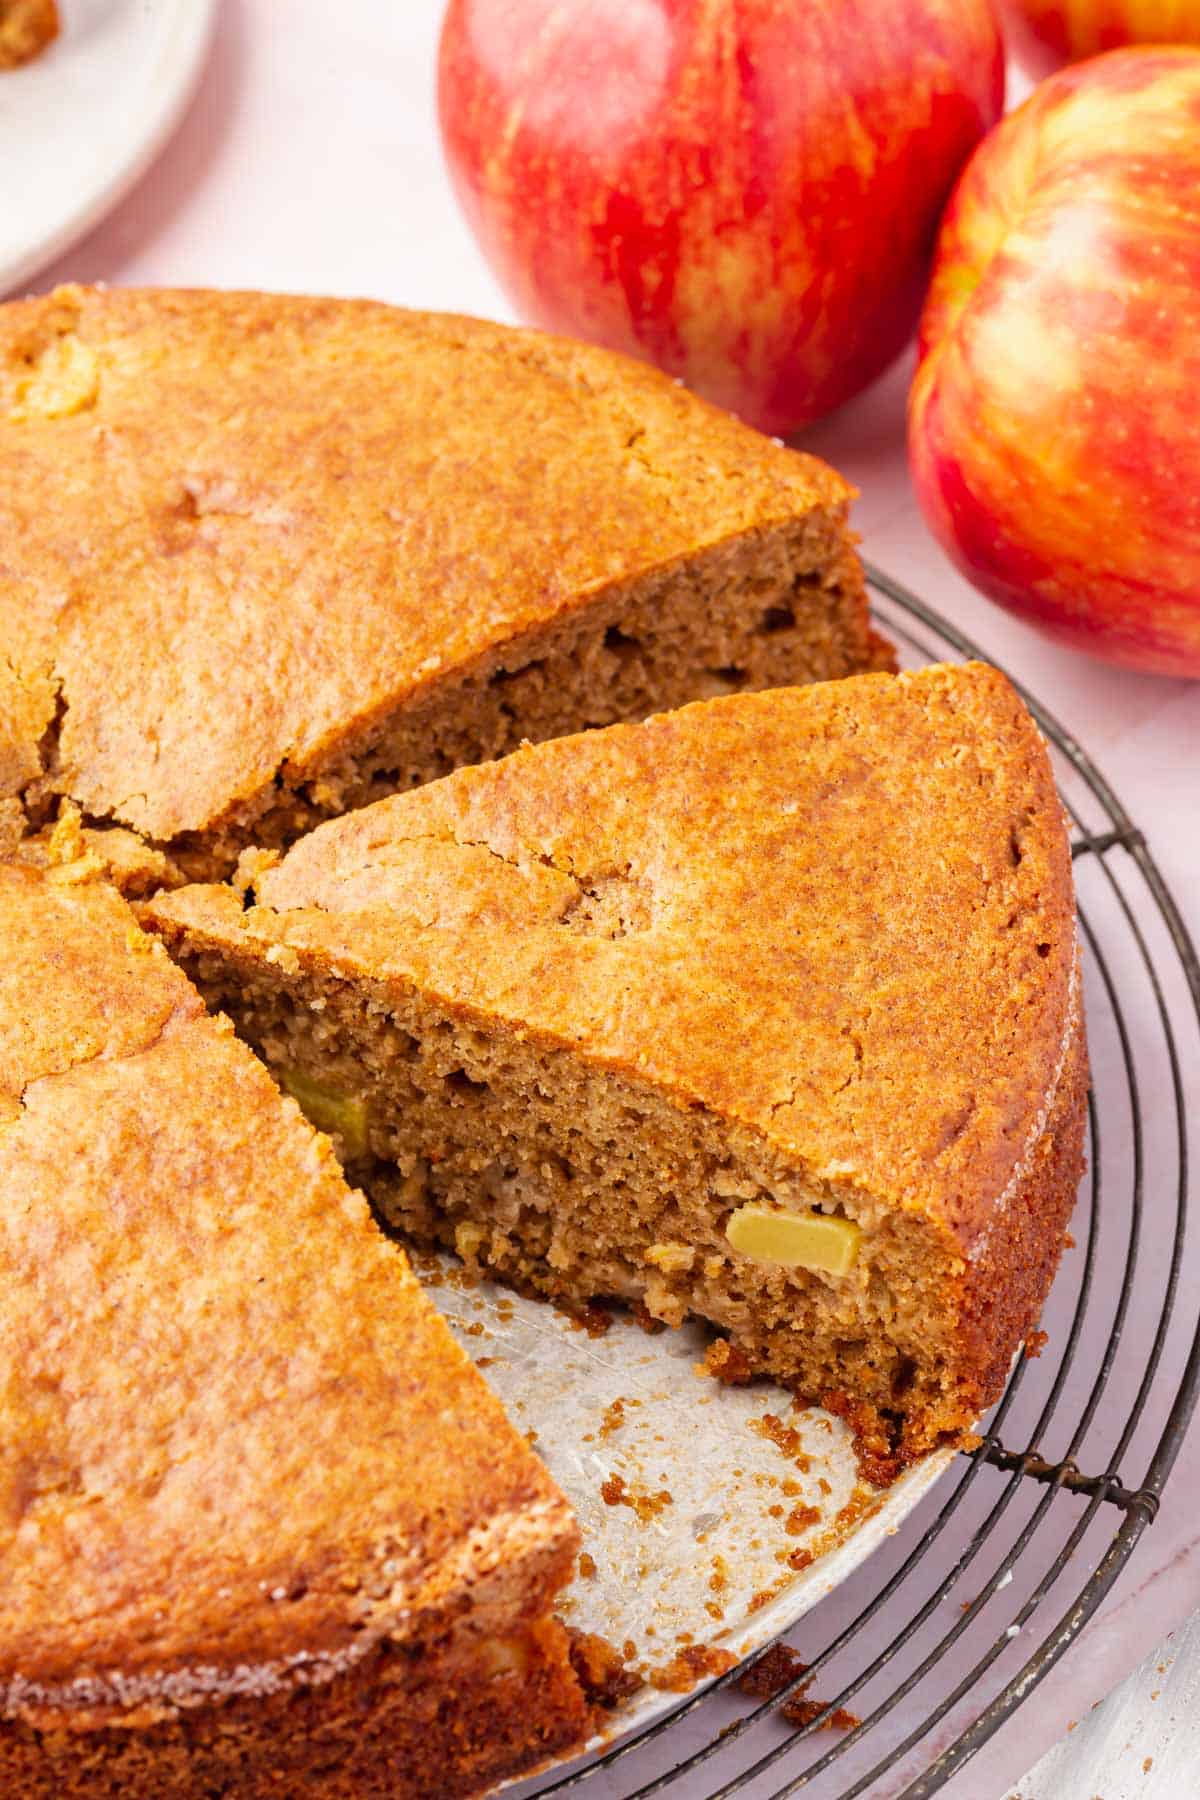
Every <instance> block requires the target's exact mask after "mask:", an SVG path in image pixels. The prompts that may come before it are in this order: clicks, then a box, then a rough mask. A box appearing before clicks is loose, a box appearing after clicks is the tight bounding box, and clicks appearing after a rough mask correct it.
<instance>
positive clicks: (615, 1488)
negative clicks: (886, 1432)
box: [417, 1258, 952, 1734]
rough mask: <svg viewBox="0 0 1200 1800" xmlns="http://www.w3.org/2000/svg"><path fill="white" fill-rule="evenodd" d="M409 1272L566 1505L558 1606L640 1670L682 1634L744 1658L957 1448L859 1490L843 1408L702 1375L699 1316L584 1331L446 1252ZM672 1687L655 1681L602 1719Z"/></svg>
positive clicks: (798, 1610)
mask: <svg viewBox="0 0 1200 1800" xmlns="http://www.w3.org/2000/svg"><path fill="white" fill-rule="evenodd" d="M417 1272H418V1274H419V1275H420V1276H421V1280H422V1282H423V1283H424V1285H425V1287H426V1289H427V1291H428V1292H429V1296H430V1299H431V1300H433V1302H434V1304H435V1305H436V1306H437V1307H438V1308H439V1310H440V1311H441V1312H442V1313H443V1314H444V1315H445V1317H446V1319H447V1321H448V1323H449V1324H450V1327H451V1329H452V1330H453V1331H454V1333H455V1335H456V1337H458V1339H459V1341H460V1342H461V1343H462V1345H463V1347H464V1349H466V1350H467V1352H468V1354H469V1355H470V1356H472V1357H473V1358H474V1359H475V1361H476V1362H479V1363H481V1364H482V1371H481V1372H482V1373H483V1375H484V1378H485V1379H486V1380H487V1381H488V1382H489V1383H490V1385H491V1386H492V1387H493V1388H494V1389H495V1391H496V1392H497V1394H499V1396H500V1398H501V1400H503V1402H504V1404H505V1407H506V1409H507V1411H508V1415H509V1417H510V1419H512V1421H513V1422H514V1424H515V1425H516V1427H517V1429H518V1430H519V1431H529V1432H531V1433H532V1434H533V1437H532V1441H533V1443H534V1446H535V1448H536V1449H537V1450H538V1452H539V1453H540V1454H541V1456H542V1457H543V1458H544V1460H545V1462H546V1464H547V1465H548V1467H549V1469H550V1472H551V1474H552V1475H553V1476H554V1478H555V1480H556V1481H557V1482H558V1484H559V1486H560V1487H561V1488H562V1489H563V1491H564V1492H565V1494H566V1495H567V1497H568V1499H569V1500H570V1501H571V1504H572V1506H573V1507H574V1509H575V1515H576V1517H577V1518H578V1520H579V1523H580V1526H581V1528H582V1531H583V1547H584V1550H585V1551H586V1553H587V1556H588V1557H589V1558H590V1565H588V1573H586V1574H580V1575H577V1577H576V1579H575V1580H574V1582H573V1583H572V1584H571V1587H570V1588H569V1589H568V1591H567V1593H566V1595H565V1596H564V1597H563V1600H562V1601H561V1602H560V1605H559V1608H558V1610H559V1611H560V1612H561V1613H562V1615H563V1617H564V1618H565V1619H566V1620H567V1622H568V1623H569V1624H571V1625H574V1626H577V1627H579V1628H580V1629H581V1630H584V1631H594V1632H598V1633H600V1635H601V1636H603V1637H605V1638H607V1639H608V1640H609V1641H610V1643H614V1644H617V1645H625V1644H626V1643H628V1644H629V1645H630V1647H631V1652H632V1654H631V1658H630V1661H631V1666H632V1667H633V1668H634V1669H636V1670H638V1671H639V1672H641V1673H644V1674H646V1675H649V1676H651V1677H653V1675H654V1674H655V1673H658V1674H659V1676H660V1678H661V1677H662V1675H663V1673H664V1672H665V1671H666V1670H667V1669H669V1667H670V1665H671V1664H672V1663H673V1662H674V1660H675V1658H676V1657H677V1656H678V1655H679V1653H680V1652H681V1651H682V1650H683V1649H685V1647H686V1646H688V1645H707V1646H711V1647H712V1648H714V1649H716V1650H718V1651H727V1652H729V1653H731V1655H732V1657H734V1658H736V1659H737V1660H738V1661H741V1659H742V1658H743V1657H745V1656H749V1655H750V1654H751V1652H752V1651H754V1650H757V1649H760V1648H761V1647H762V1646H763V1645H765V1644H768V1643H770V1642H771V1640H772V1639H773V1638H776V1637H778V1636H779V1635H780V1633H781V1632H784V1631H786V1630H788V1629H789V1628H790V1627H791V1626H793V1625H794V1624H795V1623H796V1621H797V1620H798V1619H800V1618H801V1616H802V1615H803V1614H804V1613H806V1612H807V1611H808V1609H809V1608H810V1607H811V1606H814V1605H815V1604H816V1603H817V1601H818V1600H821V1599H824V1597H825V1596H826V1595H827V1594H829V1593H831V1592H832V1591H833V1589H834V1588H835V1587H836V1586H837V1585H838V1583H839V1582H841V1581H844V1580H845V1579H846V1577H847V1576H848V1575H849V1574H851V1572H852V1571H853V1570H854V1569H856V1568H857V1567H858V1565H859V1564H860V1563H861V1562H862V1561H863V1559H864V1558H865V1557H866V1556H868V1555H869V1554H870V1552H871V1551H872V1550H874V1549H875V1548H876V1547H877V1546H878V1545H879V1544H880V1543H881V1542H882V1541H883V1540H884V1538H885V1537H887V1536H889V1535H890V1534H891V1533H893V1532H894V1531H896V1530H897V1528H898V1527H899V1525H900V1524H901V1522H902V1521H903V1519H904V1518H905V1517H906V1516H907V1515H908V1513H909V1512H911V1510H912V1508H913V1507H914V1506H915V1505H916V1504H917V1501H918V1500H919V1499H920V1498H921V1496H922V1495H923V1494H925V1493H926V1492H927V1491H928V1489H929V1487H930V1486H931V1485H932V1483H933V1482H934V1481H936V1479H937V1477H938V1476H939V1475H940V1474H941V1473H942V1472H943V1470H944V1469H945V1468H946V1467H947V1466H948V1464H949V1463H950V1461H951V1460H952V1453H951V1452H950V1451H938V1452H935V1453H933V1454H932V1455H930V1456H927V1457H926V1458H925V1459H924V1460H923V1461H922V1462H920V1463H918V1464H916V1466H915V1467H913V1468H911V1469H909V1470H908V1471H907V1472H906V1474H905V1475H903V1476H902V1477H901V1479H900V1480H899V1481H897V1482H896V1483H895V1485H894V1486H893V1487H891V1488H890V1489H888V1490H886V1491H885V1492H880V1491H878V1490H875V1489H872V1488H868V1487H867V1486H866V1485H865V1484H864V1483H863V1482H862V1481H861V1480H860V1478H859V1474H858V1467H857V1461H856V1458H855V1456H854V1451H853V1447H852V1444H851V1440H850V1433H849V1432H848V1431H847V1429H846V1427H845V1426H844V1425H843V1424H842V1423H841V1422H840V1421H839V1420H837V1419H833V1418H830V1416H829V1415H828V1414H827V1413H824V1412H821V1411H819V1410H818V1409H817V1408H816V1407H809V1408H806V1409H804V1410H800V1409H797V1408H794V1407H793V1403H792V1398H791V1395H790V1394H788V1393H786V1392H785V1391H784V1390H783V1389H782V1388H778V1387H775V1386H773V1385H771V1384H769V1383H767V1382H755V1383H753V1384H752V1385H751V1386H749V1387H741V1388H736V1387H723V1386H722V1385H721V1384H720V1383H719V1382H716V1381H714V1380H712V1379H711V1378H709V1377H708V1376H706V1375H703V1374H701V1373H699V1372H698V1370H697V1365H698V1363H699V1362H700V1359H701V1358H702V1357H703V1355H704V1351H705V1347H706V1344H707V1342H708V1337H707V1334H706V1333H705V1332H704V1331H703V1330H702V1329H701V1328H700V1327H698V1326H685V1327H684V1328H683V1329H682V1330H681V1331H666V1332H663V1333H661V1335H658V1336H653V1337H651V1336H648V1335H647V1334H646V1332H644V1331H643V1330H642V1329H641V1328H640V1327H639V1326H638V1325H637V1324H636V1323H635V1322H634V1321H633V1320H632V1319H631V1318H630V1317H629V1316H628V1315H627V1314H622V1313H620V1312H618V1313H616V1314H615V1315H614V1317H613V1319H612V1323H611V1325H610V1327H609V1329H608V1330H607V1332H605V1334H604V1335H603V1336H600V1337H590V1336H588V1335H587V1333H586V1332H584V1331H582V1330H581V1329H579V1327H578V1326H577V1325H574V1324H572V1322H571V1321H570V1320H568V1319H566V1318H564V1317H563V1316H562V1314H561V1313H559V1312H557V1311H555V1310H554V1308H552V1307H550V1306H547V1305H545V1304H544V1303H542V1302H539V1301H535V1300H525V1299H522V1298H521V1297H520V1296H519V1295H516V1294H513V1293H511V1292H509V1291H508V1290H507V1289H505V1288H499V1287H494V1286H492V1285H490V1284H481V1285H480V1286H478V1287H472V1286H469V1285H466V1284H465V1282H464V1278H463V1276H462V1271H461V1269H460V1268H459V1267H458V1265H457V1264H454V1263H452V1262H450V1261H449V1260H448V1259H447V1260H443V1259H440V1258H439V1259H436V1260H435V1259H425V1258H418V1259H417ZM764 1420H765V1421H766V1422H767V1423H766V1428H765V1429H764ZM614 1478H619V1483H617V1484H616V1485H614ZM797 1552H799V1553H800V1554H799V1555H796V1553H797ZM805 1553H807V1554H808V1555H809V1556H811V1558H812V1560H811V1561H806V1554H805ZM789 1559H793V1560H792V1561H789ZM795 1562H798V1563H800V1564H801V1565H802V1566H801V1567H799V1568H796V1567H795V1566H794V1563H795ZM714 1672H715V1671H714ZM679 1676H680V1686H681V1687H683V1686H685V1685H688V1683H689V1678H688V1677H687V1675H686V1674H685V1672H684V1671H683V1670H680V1671H679ZM704 1678H705V1676H704V1673H703V1672H700V1673H699V1674H698V1675H697V1676H692V1677H691V1678H690V1681H691V1683H692V1684H695V1683H696V1682H697V1681H698V1680H703V1679H704ZM678 1703H679V1692H678V1691H670V1690H669V1689H667V1690H664V1689H662V1688H660V1687H656V1686H654V1685H653V1682H652V1681H651V1682H650V1683H648V1685H647V1686H645V1687H644V1688H642V1689H641V1691H640V1692H639V1693H638V1694H636V1695H635V1696H634V1697H633V1699H632V1700H631V1701H629V1702H627V1703H626V1705H625V1706H624V1707H622V1708H621V1709H620V1710H619V1712H618V1713H617V1715H616V1716H615V1717H614V1718H613V1720H612V1724H611V1730H612V1732H614V1733H618V1734H619V1733H621V1732H623V1731H626V1730H628V1729H631V1728H633V1727H635V1726H643V1725H645V1724H647V1723H649V1722H650V1720H652V1719H653V1718H655V1717H657V1716H659V1715H660V1714H662V1713H664V1712H667V1711H669V1710H670V1709H671V1708H672V1707H674V1706H676V1705H678Z"/></svg>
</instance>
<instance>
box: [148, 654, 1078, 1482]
mask: <svg viewBox="0 0 1200 1800" xmlns="http://www.w3.org/2000/svg"><path fill="white" fill-rule="evenodd" d="M243 874H244V876H245V878H246V880H248V881H250V882H251V883H252V886H251V887H250V888H249V889H248V890H247V891H245V892H244V893H238V892H237V891H235V889H234V888H233V887H219V886H207V887H204V886H200V887H194V888H185V889H182V890H180V891H178V892H176V893H174V894H170V895H162V896H160V897H159V898H158V899H156V900H154V901H151V902H149V903H148V908H147V917H148V918H149V920H150V921H151V922H152V924H153V926H154V928H155V929H156V930H157V931H159V932H160V933H161V934H162V935H163V937H164V939H165V940H166V942H167V944H168V945H169V947H170V949H171V951H172V953H173V954H174V955H176V956H177V957H179V958H180V959H181V961H182V963H183V965H184V967H185V968H186V969H187V970H188V972H189V973H190V974H191V975H192V976H193V977H194V979H195V980H196V982H197V983H198V985H199V987H200V989H201V991H202V992H203V993H204V994H205V995H206V997H207V998H208V1000H209V1002H210V1004H212V1005H214V1006H220V1007H223V1008H225V1009H226V1010H227V1011H228V1013H229V1014H230V1015H231V1017H232V1018H233V1019H234V1021H235V1023H236V1025H237V1028H238V1030H239V1031H240V1032H241V1033H242V1034H243V1035H244V1036H245V1037H246V1038H247V1039H248V1041H249V1042H250V1043H252V1044H254V1045H255V1046H256V1048H257V1049H258V1050H259V1051H260V1052H261V1053H262V1054H263V1055H264V1056H265V1058H266V1060H267V1062H268V1063H269V1065H270V1067H271V1068H272V1069H273V1070H274V1071H275V1073H276V1074H277V1075H278V1077H279V1079H280V1080H281V1081H282V1082H283V1084H284V1085H285V1086H286V1087H289V1088H290V1089H291V1090H292V1092H293V1093H295V1094H296V1095H297V1096H298V1097H299V1098H300V1100H301V1103H302V1104H304V1105H306V1106H307V1107H308V1108H309V1109H310V1111H311V1114H312V1116H313V1117H314V1118H315V1119H316V1120H317V1121H318V1122H319V1123H320V1124H321V1125H322V1126H323V1127H324V1128H325V1129H326V1130H328V1131H330V1132H332V1133H333V1134H334V1135H335V1137H336V1138H337V1140H338V1141H339V1143H340V1147H341V1150H342V1153H343V1154H344V1155H345V1156H346V1157H347V1158H348V1160H349V1161H350V1162H351V1163H352V1164H353V1167H354V1172H355V1176H356V1178H357V1179H360V1180H361V1181H362V1182H363V1183H364V1185H365V1186H366V1188H367V1190H368V1192H369V1193H370V1194H371V1196H372V1198H373V1200H374V1202H375V1205H376V1207H377V1209H378V1210H379V1212H380V1213H381V1214H382V1215H383V1216H384V1218H385V1219H387V1220H389V1221H391V1222H392V1223H393V1224H394V1225H396V1226H398V1227H400V1228H401V1229H402V1230H403V1231H404V1232H405V1233H407V1234H408V1235H409V1237H410V1238H412V1239H414V1240H416V1241H417V1242H419V1243H422V1244H429V1243H437V1244H443V1245H448V1246H452V1247H454V1248H455V1249H456V1250H458V1252H459V1253H460V1254H461V1255H463V1256H464V1257H465V1258H467V1259H468V1260H469V1261H471V1262H472V1263H476V1264H478V1265H480V1266H481V1267H485V1268H487V1269H489V1270H491V1271H494V1272H496V1273H497V1274H499V1275H501V1276H504V1277H506V1278H507V1279H509V1280H511V1281H513V1282H515V1283H517V1284H519V1285H521V1286H524V1287H530V1288H534V1289H536V1290H538V1291H540V1292H542V1293H545V1294H548V1295H552V1296H555V1297H557V1298H559V1299H561V1300H565V1301H567V1302H570V1303H579V1302H583V1301H586V1300H589V1299H591V1298H593V1297H596V1296H612V1295H615V1296H619V1297H621V1298H623V1299H626V1300H628V1301H631V1302H634V1303H635V1304H639V1305H640V1306H642V1307H644V1308H645V1309H646V1311H648V1312H649V1313H650V1314H652V1315H654V1316H655V1317H656V1318H658V1319H662V1320H666V1321H668V1322H669V1323H678V1322H679V1321H681V1320H682V1319H684V1318H686V1317H687V1316H688V1315H689V1314H698V1315H699V1316H700V1317H702V1318H704V1319H708V1320H711V1321H712V1322H713V1323H714V1324H715V1325H717V1326H718V1327H719V1328H720V1329H721V1330H722V1331H723V1332H725V1333H727V1334H728V1340H729V1342H730V1343H731V1344H732V1345H733V1346H734V1348H735V1350H736V1352H737V1355H736V1356H733V1357H729V1356H727V1363H728V1364H729V1366H730V1367H734V1366H737V1367H746V1366H748V1367H749V1368H750V1369H753V1370H764V1371H770V1372H771V1373H773V1374H775V1375H777V1376H779V1377H780V1378H781V1379H782V1380H784V1381H785V1382H788V1383H791V1384H793V1385H794V1386H795V1387H796V1389H797V1390H798V1392H799V1393H801V1394H802V1395H804V1396H805V1397H807V1398H808V1399H810V1400H820V1401H823V1402H824V1403H825V1404H827V1405H829V1406H831V1407H833V1408H835V1409H836V1410H837V1411H839V1412H841V1413H843V1414H845V1415H847V1416H848V1417H850V1418H851V1419H852V1420H853V1421H854V1422H855V1424H856V1426H857V1428H858V1430H859V1433H860V1441H861V1443H862V1444H863V1446H864V1449H865V1450H866V1451H867V1453H868V1454H869V1455H870V1456H871V1457H872V1458H873V1459H874V1461H873V1464H872V1466H873V1467H874V1468H875V1470H876V1471H877V1472H886V1470H887V1469H888V1468H889V1467H893V1468H894V1467H895V1466H896V1464H897V1462H899V1461H903V1460H904V1459H906V1458H909V1457H912V1456H915V1455H917V1454H919V1453H921V1452H923V1451H925V1450H927V1449H928V1448H929V1447H930V1446H931V1445H934V1444H936V1443H938V1442H939V1441H940V1440H942V1439H944V1438H951V1439H953V1438H955V1437H957V1436H960V1435H961V1434H962V1433H964V1432H965V1431H966V1430H968V1429H969V1428H970V1426H971V1425H972V1424H973V1422H974V1421H975V1420H976V1418H977V1417H978V1416H979V1414H980V1412H981V1411H982V1410H983V1409H984V1408H985V1407H986V1406H987V1405H988V1403H989V1402H990V1401H991V1400H993V1399H994V1398H995V1397H996V1395H997V1393H998V1391H999V1389H1000V1387H1001V1384H1002V1382H1003V1379H1004V1376H1005V1374H1006V1372H1007V1370H1008V1367H1009V1364H1010V1361H1011V1358H1012V1355H1013V1352H1014V1350H1015V1349H1016V1347H1017V1345H1018V1343H1019V1342H1020V1341H1021V1339H1022V1337H1023V1336H1024V1334H1025V1333H1027V1332H1028V1330H1029V1329H1030V1327H1031V1326H1032V1324H1033V1323H1034V1321H1035V1320H1036V1318H1037V1315H1038V1312H1039V1310H1040V1308H1041V1305H1042V1302H1043V1300H1044V1298H1045V1296H1046V1293H1047V1290H1048V1288H1049V1285H1050V1281H1051V1279H1052V1277H1053V1274H1054V1270H1055V1268H1056V1266H1057V1263H1058V1260H1059V1256H1060V1253H1061V1249H1062V1244H1063V1237H1064V1232H1065V1228H1066V1223H1067V1218H1068V1215H1069V1213H1070V1211H1071V1206H1072V1201H1073V1198H1074V1193H1075V1189H1076V1186H1077V1183H1078V1179H1079V1175H1080V1170H1081V1140H1082V1133H1083V1116H1084V1093H1085V1087H1086V1078H1087V1077H1086V1050H1085V1043H1084V1032H1083V1026H1082V1022H1081V1018H1080V1002H1079V989H1078V975H1077V957H1076V943H1075V924H1074V910H1073V896H1072V877H1071V859H1070V853H1069V846H1068V842H1067V837H1066V833H1065V830H1064V822H1063V815H1062V810H1061V807H1060V803H1059V800H1058V797H1057V794H1056V792H1055V788H1054V782H1053V778H1052V774H1051V770H1050V767H1049V763H1048V759H1047V756H1046V751H1045V747H1044V745H1043V743H1042V741H1041V738H1040V737H1039V735H1038V733H1037V730H1036V729H1035V727H1034V725H1033V723H1032V721H1031V720H1030V718H1029V716H1028V714H1027V713H1026V711H1025V709H1024V707H1023V706H1022V704H1021V702H1020V700H1019V699H1018V697H1017V696H1016V694H1015V693H1014V692H1013V690H1012V688H1011V687H1010V686H1009V685H1008V683H1007V682H1006V681H1005V680H1004V678H1003V677H1002V676H1000V675H999V674H997V673H996V672H995V671H994V670H991V669H988V668H986V667H983V666H981V665H969V666H966V667H943V668H932V669H927V670H923V671H922V672H920V673H918V674H913V675H904V676H900V677H893V676H887V675H875V676H863V677H860V678H857V679H855V680H850V681H844V682H837V683H829V684H827V685H824V686H820V687H813V688H805V689H794V690H788V691H778V692H772V693H767V694H761V695H745V696H737V697H732V698H727V699H718V700H712V701H707V702H701V703H698V704H696V705H693V706H689V707H686V708H685V709H683V710H682V711H680V712H676V713H671V714H666V715H663V716H661V717H658V718H654V719H651V720H649V721H647V722H645V723H643V724H640V725H622V726H615V727H612V728H610V729H609V730H607V731H601V732H594V733H588V734H586V735H583V736H579V737H574V738H567V739H563V740H560V741H558V742H554V743H549V744H543V745H539V746H536V747H531V748H527V749H524V750H521V751H519V752H517V754H515V755H513V756H510V757H508V758H507V759H505V760H504V761H502V762H498V763H493V764H490V765H487V766H485V767H480V768H473V769H465V770H461V771H459V772H458V773H457V774H455V775H453V776H451V777H449V778H448V779H446V780H444V781H441V782H438V783H436V784H435V785H433V786H430V787H428V788H425V789H423V790H420V791H419V792H417V793H414V794H409V795H405V796H398V797H395V798H393V799H391V800H388V801H384V802H381V803H380V804H378V805H376V806H373V807H369V808H367V809H366V810H364V811H362V812H359V813H356V814H354V815H351V816H349V817H347V818H344V819H341V820H338V821H334V822H331V823H329V824H327V825H324V826H322V827H321V828H320V829H318V830H317V831H315V832H313V833H312V834H311V836H309V837H307V838H305V839H304V840H303V841H302V842H301V843H299V844H298V845H296V846H295V847H294V848H293V849H292V850H291V851H290V853H289V854H288V855H287V856H286V857H284V858H283V860H282V861H281V862H277V863H276V862H275V859H274V858H273V857H271V856H270V855H268V856H266V857H265V858H261V859H259V860H258V861H257V862H256V861H255V859H254V858H253V857H250V856H247V858H246V859H245V862H244V864H243Z"/></svg>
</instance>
